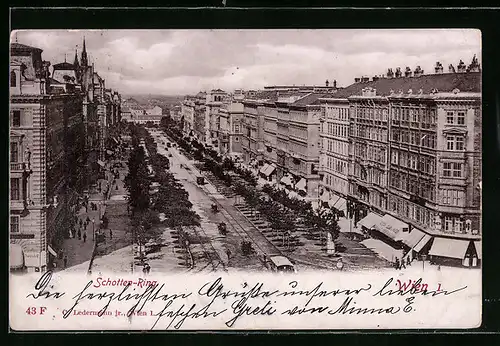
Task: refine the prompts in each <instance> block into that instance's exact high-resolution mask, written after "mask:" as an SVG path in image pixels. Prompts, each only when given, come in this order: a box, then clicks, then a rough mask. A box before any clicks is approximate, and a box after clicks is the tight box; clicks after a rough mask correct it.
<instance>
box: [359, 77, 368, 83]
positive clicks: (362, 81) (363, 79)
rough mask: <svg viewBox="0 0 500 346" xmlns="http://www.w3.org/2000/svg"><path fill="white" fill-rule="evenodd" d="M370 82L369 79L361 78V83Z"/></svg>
mask: <svg viewBox="0 0 500 346" xmlns="http://www.w3.org/2000/svg"><path fill="white" fill-rule="evenodd" d="M369 81H370V78H368V77H361V83H367V82H369Z"/></svg>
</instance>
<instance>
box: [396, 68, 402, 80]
mask: <svg viewBox="0 0 500 346" xmlns="http://www.w3.org/2000/svg"><path fill="white" fill-rule="evenodd" d="M395 75H396V78H401V76H402V75H403V73H402V72H401V67H396V74H395Z"/></svg>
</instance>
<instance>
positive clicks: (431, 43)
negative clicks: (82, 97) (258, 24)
mask: <svg viewBox="0 0 500 346" xmlns="http://www.w3.org/2000/svg"><path fill="white" fill-rule="evenodd" d="M83 36H85V37H86V45H87V52H88V53H89V55H90V58H91V61H93V62H94V63H95V66H96V69H97V70H98V72H99V74H100V75H101V76H102V77H104V78H105V79H106V86H107V87H110V88H114V89H116V90H118V91H119V92H121V93H123V94H134V93H135V94H149V93H151V94H166V95H183V94H189V93H196V92H198V91H200V90H208V89H212V88H221V89H224V90H227V91H231V90H233V89H235V88H242V89H257V88H262V87H263V86H265V85H279V84H295V85H302V84H308V85H310V84H316V85H324V83H325V80H326V79H328V80H330V81H332V80H334V79H335V80H337V85H338V86H347V85H349V84H352V82H353V81H354V77H358V76H361V75H365V76H370V77H371V76H374V75H380V74H384V73H386V71H387V68H389V67H391V68H393V70H395V68H396V67H401V69H402V70H404V68H405V67H406V66H410V67H411V68H412V70H413V69H414V68H415V67H416V66H417V65H420V66H421V67H422V69H424V71H425V73H433V71H434V69H433V66H434V64H435V62H436V61H440V62H441V63H442V64H443V66H444V67H445V70H446V71H447V67H448V65H449V64H453V65H455V66H456V65H457V64H458V62H459V60H460V59H463V61H464V62H465V63H466V64H469V63H470V61H471V59H472V56H473V55H474V54H476V55H477V56H478V58H479V61H480V62H481V33H480V31H478V30H105V31H81V30H73V31H53V30H51V31H47V30H44V31H18V32H15V33H13V35H12V38H11V39H12V40H16V39H17V42H19V43H23V44H27V45H31V46H35V47H39V48H41V49H43V53H42V54H43V59H44V60H48V61H50V62H51V63H52V64H54V63H58V62H63V61H64V57H65V54H66V56H67V61H68V62H73V59H74V55H75V49H78V53H79V55H80V52H81V48H82V39H83ZM16 37H17V38H16Z"/></svg>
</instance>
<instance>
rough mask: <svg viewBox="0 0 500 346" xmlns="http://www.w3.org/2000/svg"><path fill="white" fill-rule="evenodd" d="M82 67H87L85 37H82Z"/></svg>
mask: <svg viewBox="0 0 500 346" xmlns="http://www.w3.org/2000/svg"><path fill="white" fill-rule="evenodd" d="M81 61H82V66H87V65H88V59H87V48H86V47H85V36H84V37H83V50H82V59H81Z"/></svg>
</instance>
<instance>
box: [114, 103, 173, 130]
mask: <svg viewBox="0 0 500 346" xmlns="http://www.w3.org/2000/svg"><path fill="white" fill-rule="evenodd" d="M121 116H122V118H121V119H122V121H125V122H131V123H135V124H143V125H145V124H148V123H152V124H154V125H159V124H160V121H161V118H162V117H163V109H162V108H161V107H160V106H154V107H144V106H142V105H140V104H139V103H138V102H136V101H135V100H134V99H128V100H123V101H122V107H121Z"/></svg>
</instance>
